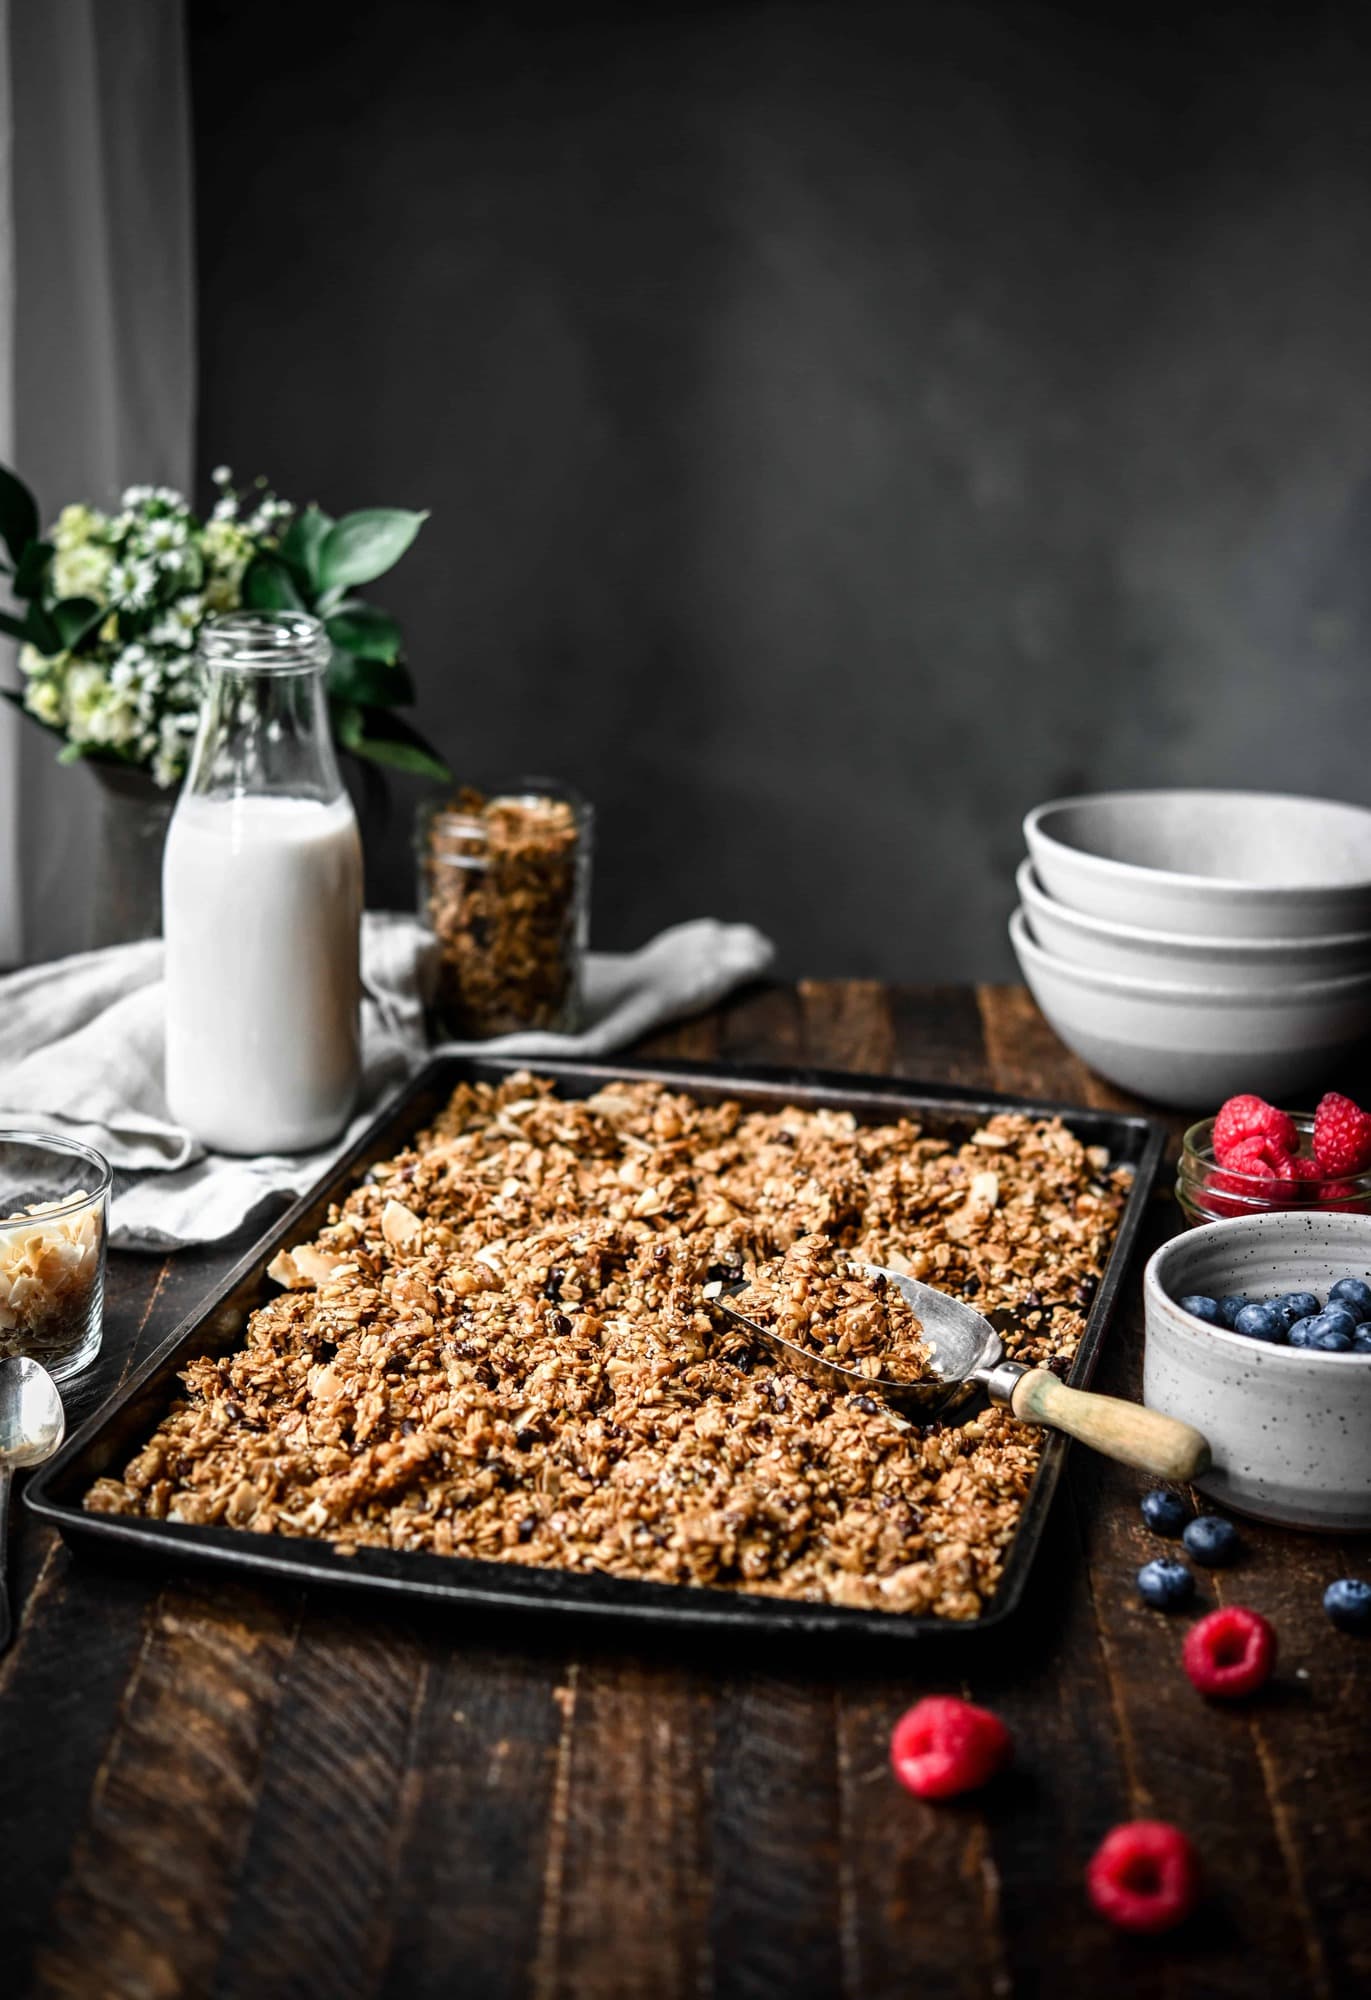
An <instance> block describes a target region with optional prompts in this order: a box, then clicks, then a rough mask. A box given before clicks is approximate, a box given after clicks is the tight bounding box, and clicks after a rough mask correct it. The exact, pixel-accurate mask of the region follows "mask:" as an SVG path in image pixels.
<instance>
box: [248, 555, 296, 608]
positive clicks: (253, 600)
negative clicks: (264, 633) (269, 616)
mask: <svg viewBox="0 0 1371 2000" xmlns="http://www.w3.org/2000/svg"><path fill="white" fill-rule="evenodd" d="M243 602H244V604H246V605H247V606H248V608H249V610H252V611H303V610H305V608H306V606H305V600H304V598H303V597H301V595H300V592H299V590H298V589H297V588H296V584H295V578H294V577H293V576H292V575H291V573H290V571H289V570H288V569H287V568H286V566H285V564H284V563H283V562H282V561H281V559H280V557H279V556H269V555H255V556H254V557H253V558H252V561H251V562H250V563H249V564H248V566H247V568H246V569H245V570H244V572H243Z"/></svg>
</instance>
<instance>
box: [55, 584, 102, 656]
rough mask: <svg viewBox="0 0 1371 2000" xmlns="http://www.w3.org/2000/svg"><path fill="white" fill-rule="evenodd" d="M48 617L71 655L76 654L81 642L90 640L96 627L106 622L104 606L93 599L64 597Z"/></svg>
mask: <svg viewBox="0 0 1371 2000" xmlns="http://www.w3.org/2000/svg"><path fill="white" fill-rule="evenodd" d="M48 615H49V617H50V618H51V619H52V622H53V624H54V625H55V626H56V627H57V632H58V636H59V637H60V639H61V641H62V645H63V647H64V648H65V649H66V651H67V652H69V653H74V652H75V651H76V649H77V647H78V646H79V645H80V644H81V641H82V640H83V639H87V638H89V637H90V635H91V633H92V632H93V631H94V630H95V628H96V626H97V625H103V624H104V622H105V609H104V606H103V605H101V604H97V603H96V602H95V600H94V598H91V597H64V598H63V599H62V602H61V603H60V604H54V605H53V607H52V610H51V611H50V612H49V614H48Z"/></svg>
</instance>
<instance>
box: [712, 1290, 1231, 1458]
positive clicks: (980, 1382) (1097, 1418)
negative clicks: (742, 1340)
mask: <svg viewBox="0 0 1371 2000" xmlns="http://www.w3.org/2000/svg"><path fill="white" fill-rule="evenodd" d="M853 1268H854V1269H856V1270H858V1271H861V1272H862V1273H863V1274H864V1275H865V1276H866V1277H868V1278H874V1277H881V1278H885V1279H886V1280H887V1281H888V1282H889V1283H890V1284H892V1285H895V1286H896V1287H897V1288H898V1289H899V1291H900V1292H901V1293H902V1294H903V1296H904V1298H905V1300H906V1301H907V1303H908V1304H909V1305H911V1306H912V1307H913V1309H914V1311H915V1312H916V1313H917V1315H918V1318H919V1323H920V1326H921V1328H922V1330H923V1337H924V1340H925V1341H926V1342H927V1344H928V1349H929V1354H930V1357H931V1366H932V1370H933V1373H932V1376H931V1377H925V1378H924V1379H923V1380H921V1381H917V1382H901V1381H899V1380H897V1379H896V1378H895V1377H894V1376H888V1375H877V1376H875V1377H874V1378H873V1377H872V1376H870V1375H862V1374H859V1373H858V1371H857V1370H856V1369H855V1368H844V1367H843V1366H842V1365H841V1363H839V1362H837V1361H829V1360H828V1359H826V1357H825V1356H824V1355H822V1354H812V1353H810V1352H809V1350H808V1349H807V1348H803V1347H797V1346H796V1345H795V1343H794V1342H793V1341H789V1340H786V1339H784V1338H783V1336H782V1335H780V1334H779V1333H776V1332H774V1331H773V1329H772V1328H771V1327H769V1326H763V1325H761V1324H759V1322H758V1321H756V1320H754V1319H749V1318H748V1317H747V1315H746V1314H745V1313H743V1312H740V1311H739V1310H738V1308H737V1307H736V1306H735V1305H734V1304H733V1303H731V1302H732V1301H733V1300H734V1299H736V1298H738V1297H740V1296H741V1294H743V1293H744V1292H746V1291H747V1289H748V1281H747V1280H746V1279H745V1278H737V1279H733V1280H727V1279H720V1280H716V1281H715V1282H713V1283H711V1284H708V1285H706V1286H705V1287H704V1296H705V1298H707V1299H708V1300H710V1302H711V1303H712V1304H714V1305H717V1306H718V1307H719V1309H720V1311H721V1312H725V1313H727V1314H728V1316H729V1318H730V1319H732V1320H736V1321H737V1323H738V1324H739V1325H740V1326H744V1327H746V1328H747V1330H748V1332H749V1333H752V1334H754V1335H755V1336H756V1338H757V1339H758V1340H760V1341H762V1342H763V1343H764V1344H765V1345H766V1346H767V1347H769V1348H770V1349H771V1350H772V1352H773V1353H774V1354H778V1355H779V1356H780V1357H781V1359H782V1360H783V1361H784V1362H785V1363H786V1366H787V1367H789V1368H793V1369H794V1370H795V1372H796V1374H799V1375H805V1376H807V1377H808V1378H809V1380H810V1381H811V1382H817V1383H819V1384H821V1385H822V1386H823V1387H824V1388H828V1389H838V1390H842V1391H845V1392H846V1393H848V1394H855V1395H865V1396H870V1395H876V1396H879V1397H880V1398H881V1400H882V1401H883V1402H885V1403H888V1404H889V1405H890V1406H891V1408H892V1409H895V1410H898V1411H900V1412H901V1413H902V1414H904V1415H906V1416H910V1417H914V1418H915V1419H916V1420H918V1421H920V1422H923V1423H928V1422H929V1421H931V1419H933V1418H934V1417H937V1416H941V1415H942V1414H943V1412H944V1411H946V1410H948V1409H949V1408H950V1407H951V1406H952V1405H953V1404H954V1403H958V1402H960V1401H961V1400H962V1399H963V1397H965V1396H966V1395H968V1394H969V1393H970V1392H971V1390H972V1389H973V1388H977V1387H979V1388H983V1389H984V1390H985V1391H986V1393H987V1395H988V1396H989V1398H990V1400H991V1402H992V1403H993V1404H995V1406H996V1407H997V1408H998V1409H1002V1410H1008V1412H1009V1414H1010V1415H1011V1416H1012V1417H1017V1418H1019V1419H1020V1421H1021V1422H1024V1423H1033V1424H1046V1425H1047V1426H1048V1427H1049V1428H1050V1429H1052V1430H1058V1431H1066V1432H1068V1433H1069V1434H1070V1435H1071V1436H1072V1437H1076V1438H1079V1439H1080V1440H1081V1442H1082V1444H1088V1445H1091V1446H1093V1448H1094V1449H1095V1450H1096V1451H1102V1452H1103V1453H1104V1454H1105V1456H1106V1457H1107V1458H1117V1459H1119V1460H1121V1461H1122V1463H1123V1464H1124V1465H1136V1466H1139V1467H1140V1468H1141V1469H1142V1470H1143V1471H1144V1472H1150V1473H1153V1474H1154V1475H1155V1476H1156V1477H1157V1478H1158V1479H1178V1480H1186V1479H1194V1478H1196V1477H1197V1476H1198V1475H1199V1474H1200V1473H1202V1472H1203V1471H1204V1470H1205V1468H1206V1467H1207V1466H1208V1464H1209V1442H1208V1440H1207V1439H1206V1438H1205V1437H1204V1436H1203V1435H1202V1434H1201V1433H1200V1432H1199V1431H1197V1430H1196V1429H1195V1428H1194V1427H1193V1425H1191V1424H1186V1423H1182V1422H1181V1420H1180V1418H1179V1417H1164V1416H1163V1415H1162V1414H1161V1412H1160V1411H1159V1410H1147V1409H1144V1408H1143V1407H1142V1405H1141V1404H1139V1403H1125V1402H1122V1401H1120V1399H1119V1398H1118V1397H1116V1396H1096V1395H1092V1394H1091V1393H1090V1392H1089V1391H1088V1390H1086V1389H1070V1388H1068V1387H1067V1385H1066V1383H1065V1382H1059V1381H1058V1380H1057V1377H1056V1376H1055V1375H1054V1374H1053V1373H1052V1372H1051V1370H1050V1369H1047V1368H1029V1367H1027V1366H1026V1365H1025V1364H1024V1363H1023V1362H1022V1361H1006V1360H1005V1358H1004V1342H1003V1341H1002V1340H1001V1339H1000V1336H999V1334H998V1333H997V1332H996V1330H995V1328H994V1327H993V1326H992V1325H991V1323H990V1321H989V1320H988V1319H987V1318H986V1317H985V1316H984V1314H983V1313H978V1312H977V1311H976V1309H975V1307H974V1306H969V1305H966V1304H965V1303H964V1302H963V1301H962V1300H961V1299H953V1298H949V1297H948V1295H947V1293H946V1292H937V1291H934V1289H933V1287H932V1286H931V1285H921V1284H920V1283H919V1282H918V1280H917V1279H916V1278H906V1277H905V1276H904V1275H903V1273H901V1272H899V1271H890V1270H887V1269H886V1268H885V1267H884V1266H882V1265H880V1264H855V1265H854V1267H853ZM997 1317H1001V1315H997ZM1002 1317H1004V1318H1006V1319H1010V1320H1012V1319H1013V1317H1014V1315H1013V1314H1012V1313H1010V1314H1005V1315H1002Z"/></svg>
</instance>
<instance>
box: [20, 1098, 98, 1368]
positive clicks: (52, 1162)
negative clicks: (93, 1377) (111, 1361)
mask: <svg viewBox="0 0 1371 2000" xmlns="http://www.w3.org/2000/svg"><path fill="white" fill-rule="evenodd" d="M110 1180H111V1174H110V1169H109V1164H108V1162H107V1161H106V1160H104V1159H102V1158H101V1156H100V1154H99V1153H97V1152H96V1151H95V1150H94V1148H93V1147H90V1146H83V1145H82V1144H81V1143H80V1142H79V1141H78V1140H75V1139H64V1138H57V1137H56V1136H55V1135H53V1134H51V1133H44V1132H17V1131H10V1130H3V1129H0V1356H8V1355H15V1354H27V1355H30V1356H32V1358H33V1359H34V1360H35V1361H41V1362H42V1364H43V1366H44V1368H46V1369H47V1371H48V1373H49V1375H51V1376H52V1378H53V1380H54V1381H56V1382H64V1381H66V1380H67V1379H68V1378H69V1377H70V1376H72V1375H75V1374H78V1373H79V1372H80V1370H81V1369H83V1368H85V1367H88V1366H89V1364H90V1363H91V1362H92V1361H93V1360H94V1359H95V1357H96V1355H97V1354H98V1353H99V1351H100V1325H101V1316H102V1311H103V1305H104V1291H105V1231H106V1220H107V1214H108V1208H109V1190H110Z"/></svg>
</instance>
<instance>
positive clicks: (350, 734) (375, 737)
mask: <svg viewBox="0 0 1371 2000" xmlns="http://www.w3.org/2000/svg"><path fill="white" fill-rule="evenodd" d="M330 708H331V710H332V714H333V727H334V733H335V734H336V736H337V738H338V741H339V742H340V743H341V744H342V745H343V748H344V749H345V750H351V751H352V752H353V754H354V755H355V756H358V757H368V758H370V759H371V761H372V763H373V764H389V765H391V766H392V767H393V768H394V769H395V770H397V771H415V772H417V773H418V774H419V775H420V776H421V777H425V778H444V779H450V778H451V776H452V773H451V771H450V770H449V769H448V767H447V765H446V764H445V763H444V762H443V760H442V758H441V757H440V756H439V755H438V752H437V751H436V750H435V749H434V748H433V747H432V745H431V744H429V743H427V742H425V740H424V738H423V737H422V736H421V735H420V734H419V732H418V730H417V729H415V728H414V727H413V726H412V724H410V723H408V722H406V721H405V720H404V718H403V717H402V716H399V715H391V714H389V713H387V711H386V710H385V709H379V708H362V707H360V706H359V705H358V704H357V703H356V702H347V701H342V702H338V701H335V702H331V703H330Z"/></svg>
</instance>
